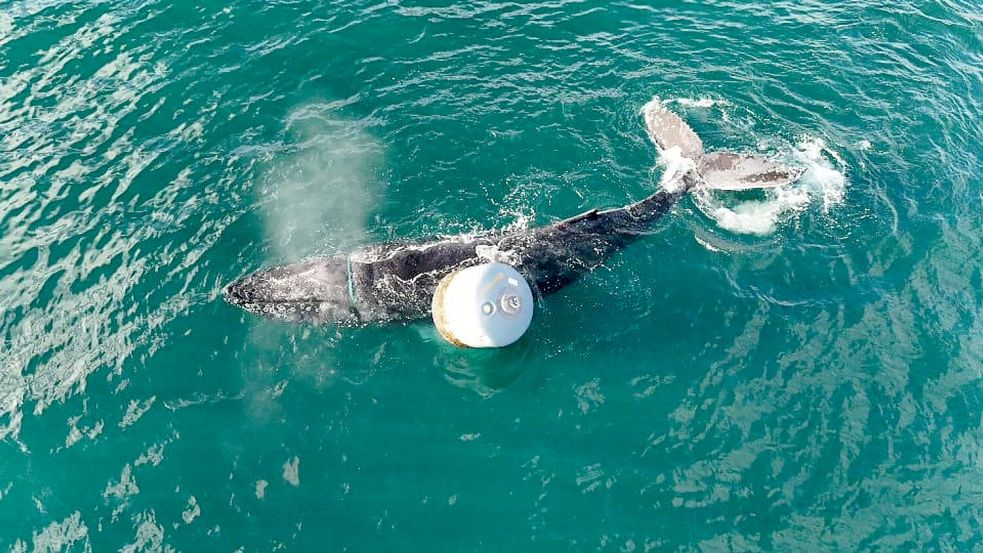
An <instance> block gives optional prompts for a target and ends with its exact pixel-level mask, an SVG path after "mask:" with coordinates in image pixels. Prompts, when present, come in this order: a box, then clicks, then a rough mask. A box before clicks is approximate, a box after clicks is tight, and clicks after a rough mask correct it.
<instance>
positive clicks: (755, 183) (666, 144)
mask: <svg viewBox="0 0 983 553" xmlns="http://www.w3.org/2000/svg"><path fill="white" fill-rule="evenodd" d="M642 116H643V117H644V118H645V127H646V128H647V129H648V133H649V138H650V139H651V140H652V142H654V143H655V145H656V146H658V148H659V150H660V152H662V153H664V152H666V151H668V150H674V149H676V150H678V154H679V155H680V156H681V157H684V158H688V159H690V160H692V167H693V169H692V170H691V172H690V176H695V177H696V178H692V179H688V180H691V181H692V182H693V186H694V187H696V188H709V189H713V190H752V189H759V188H774V187H777V186H782V185H785V184H789V183H791V182H794V181H795V180H796V179H798V178H799V177H801V176H802V173H803V172H804V169H802V168H799V167H789V166H787V165H783V164H781V163H778V162H776V161H772V160H770V159H767V158H764V157H761V156H754V155H747V154H737V153H732V152H711V153H706V152H704V150H703V141H702V140H700V137H699V135H697V134H696V132H694V131H693V129H692V128H691V127H690V126H689V125H688V124H686V122H685V121H683V120H682V118H680V117H679V116H678V115H676V114H675V113H673V112H672V111H670V110H669V108H667V107H666V105H665V104H664V103H663V102H662V101H661V100H659V98H658V97H656V98H653V99H652V100H651V101H649V102H648V103H647V104H645V105H644V106H643V107H642ZM693 173H695V175H693Z"/></svg>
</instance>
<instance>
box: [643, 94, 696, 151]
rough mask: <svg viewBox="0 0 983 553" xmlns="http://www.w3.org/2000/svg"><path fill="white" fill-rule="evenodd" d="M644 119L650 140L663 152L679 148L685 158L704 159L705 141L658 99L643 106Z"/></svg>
mask: <svg viewBox="0 0 983 553" xmlns="http://www.w3.org/2000/svg"><path fill="white" fill-rule="evenodd" d="M642 117H644V118H645V127H646V128H647V129H648V132H649V138H651V139H652V142H655V144H656V145H657V146H658V147H659V148H660V149H662V150H670V149H672V148H679V153H680V155H682V156H683V157H686V158H689V159H692V160H698V159H700V158H701V157H703V141H702V140H700V137H699V136H697V134H696V133H695V132H693V129H692V128H690V126H689V125H687V124H686V121H683V120H682V118H680V117H679V116H678V115H676V114H675V113H673V112H671V111H669V109H668V108H666V106H665V104H663V103H662V102H661V101H660V100H659V99H658V98H653V99H652V100H651V101H650V102H649V103H647V104H645V105H644V106H642Z"/></svg>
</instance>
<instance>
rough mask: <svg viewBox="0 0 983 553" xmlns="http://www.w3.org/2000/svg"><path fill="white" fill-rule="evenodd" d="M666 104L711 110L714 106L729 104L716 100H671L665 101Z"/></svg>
mask: <svg viewBox="0 0 983 553" xmlns="http://www.w3.org/2000/svg"><path fill="white" fill-rule="evenodd" d="M666 103H676V104H679V105H681V106H686V107H691V108H712V107H714V106H728V105H730V102H728V101H727V100H717V99H714V98H706V97H704V98H672V99H670V100H666Z"/></svg>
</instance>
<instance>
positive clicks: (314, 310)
mask: <svg viewBox="0 0 983 553" xmlns="http://www.w3.org/2000/svg"><path fill="white" fill-rule="evenodd" d="M642 115H643V117H644V120H645V124H646V127H647V129H648V133H649V137H650V138H651V139H652V141H653V142H654V143H655V144H656V146H657V147H658V148H659V150H660V151H661V152H662V153H663V154H667V153H671V154H673V155H677V156H680V157H681V158H682V159H684V160H685V161H686V163H685V164H684V166H685V167H686V169H684V170H683V171H680V173H679V175H678V177H677V178H676V179H674V180H673V182H672V185H671V186H663V188H662V189H661V190H659V191H658V192H655V193H654V194H652V195H650V196H648V197H647V198H645V199H643V200H641V201H639V202H636V203H633V204H630V205H627V206H624V207H621V208H617V209H608V210H603V211H601V210H597V209H592V210H590V211H587V212H585V213H582V214H580V215H577V216H575V217H572V218H569V219H565V220H562V221H558V222H556V223H553V224H550V225H547V226H544V227H538V228H531V229H517V230H510V231H501V230H493V231H489V232H486V233H479V234H474V235H464V236H456V237H450V238H443V239H440V240H435V241H430V242H392V243H385V244H378V245H374V246H369V247H367V248H363V249H361V250H357V251H355V252H352V253H349V254H347V255H332V256H326V257H317V258H312V259H308V260H305V261H301V262H299V263H292V264H288V265H280V266H275V267H270V268H266V269H262V270H260V271H257V272H255V273H252V274H250V275H248V276H245V277H243V278H241V279H239V280H237V281H235V282H233V283H232V284H231V285H229V286H228V287H227V288H226V290H225V297H226V299H227V300H228V301H229V302H231V303H233V304H235V305H238V306H240V307H242V308H244V309H246V310H248V311H251V312H254V313H257V314H260V315H264V316H267V317H271V318H275V319H281V320H290V321H309V322H314V323H330V324H336V325H361V324H369V323H380V322H390V321H409V320H415V319H421V318H425V317H428V316H429V315H430V306H431V299H432V297H433V294H434V291H435V290H436V288H437V284H438V283H439V282H440V281H441V279H443V278H444V277H445V276H447V275H448V274H450V273H452V272H454V271H456V270H458V269H463V268H466V267H470V266H474V265H478V264H481V263H486V262H488V261H491V260H495V261H502V262H505V263H508V264H510V265H512V266H513V267H515V268H516V269H517V270H518V271H519V272H520V273H522V274H523V275H524V276H525V277H526V278H527V279H528V280H529V282H530V284H533V286H534V288H535V289H537V290H538V292H539V293H541V294H544V295H545V294H550V293H552V292H555V291H557V290H560V289H561V288H563V287H564V286H567V285H569V284H571V283H572V282H574V281H576V280H577V279H578V278H580V277H581V276H583V275H584V274H587V273H589V272H590V271H592V270H594V269H595V268H597V267H599V266H600V265H602V264H603V263H604V262H605V261H606V260H607V259H608V258H610V257H611V256H612V255H614V254H615V253H616V252H618V251H620V250H621V249H623V248H624V247H626V246H628V245H629V244H631V243H632V242H634V241H635V240H638V239H639V238H640V237H642V236H644V235H645V234H647V233H648V231H649V229H650V228H651V227H652V226H653V225H654V224H655V223H656V222H657V221H658V220H659V219H660V218H661V217H662V216H663V215H665V214H666V213H667V212H668V211H669V210H670V209H671V208H672V206H673V205H674V204H675V203H676V202H677V201H679V199H680V198H682V197H683V196H684V195H685V194H686V193H687V192H689V191H691V190H693V189H694V188H697V187H708V188H714V189H720V190H746V189H752V188H768V187H775V186H781V185H784V184H787V183H789V182H792V181H794V180H796V179H797V178H798V177H799V176H801V174H802V172H803V170H802V169H801V168H796V167H789V166H785V165H782V164H779V163H777V162H774V161H772V160H769V159H765V158H763V157H759V156H750V155H745V154H737V153H730V152H713V153H706V152H704V149H703V143H702V141H701V140H700V138H699V136H697V135H696V133H695V132H693V130H692V129H691V128H690V127H689V125H687V124H686V123H685V122H684V121H683V120H682V119H681V118H680V117H679V116H678V115H676V114H675V113H673V112H671V111H669V110H668V109H667V108H666V106H665V105H664V104H662V103H661V102H659V101H658V99H653V100H652V101H651V102H649V103H648V104H646V105H645V107H643V108H642Z"/></svg>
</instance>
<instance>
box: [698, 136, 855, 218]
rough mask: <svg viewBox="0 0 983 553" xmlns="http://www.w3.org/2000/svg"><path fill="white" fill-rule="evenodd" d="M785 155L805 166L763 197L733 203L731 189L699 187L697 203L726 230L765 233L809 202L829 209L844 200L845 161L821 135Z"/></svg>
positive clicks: (809, 204) (801, 143) (809, 139)
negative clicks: (791, 179) (798, 175)
mask: <svg viewBox="0 0 983 553" xmlns="http://www.w3.org/2000/svg"><path fill="white" fill-rule="evenodd" d="M787 157H788V158H789V159H788V162H789V163H790V164H794V165H799V166H805V167H806V171H805V173H803V175H802V177H801V178H800V179H799V180H797V181H796V182H793V183H790V184H788V185H785V186H781V187H778V188H774V189H771V190H767V191H766V192H765V195H766V197H765V199H763V200H751V201H744V202H739V203H737V204H734V203H732V200H733V193H728V192H720V191H713V190H706V189H701V190H699V191H698V192H697V193H696V195H695V197H696V205H697V207H699V209H700V210H701V211H702V212H703V213H704V214H705V215H707V216H708V217H710V218H711V219H713V220H714V222H716V224H717V225H719V226H720V227H721V228H723V229H725V230H728V231H730V232H734V233H738V234H756V235H767V234H771V233H773V232H775V229H776V228H778V225H779V224H780V223H781V222H783V221H785V220H788V219H790V218H792V217H794V216H795V215H796V214H798V213H801V212H803V211H805V210H806V209H808V208H809V207H810V206H812V205H819V206H820V207H821V208H822V210H823V212H824V213H828V212H829V211H830V209H832V207H833V206H835V205H838V204H840V203H842V202H843V198H844V196H845V193H846V175H844V173H843V170H842V167H844V166H845V163H844V162H843V159H842V158H841V157H840V156H839V154H838V153H837V152H835V151H834V150H831V149H830V148H828V147H827V146H826V143H825V142H824V141H823V140H822V139H819V138H812V137H805V138H804V139H803V140H802V141H801V142H800V143H799V144H798V145H796V147H795V149H794V151H793V152H791V153H790V154H789V155H788V156H787ZM729 200H730V201H729Z"/></svg>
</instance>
